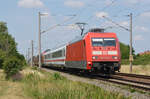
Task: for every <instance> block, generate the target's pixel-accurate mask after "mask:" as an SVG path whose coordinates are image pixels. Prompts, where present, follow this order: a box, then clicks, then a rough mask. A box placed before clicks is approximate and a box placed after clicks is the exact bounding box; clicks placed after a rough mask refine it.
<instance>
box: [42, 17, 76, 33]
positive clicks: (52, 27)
mask: <svg viewBox="0 0 150 99" xmlns="http://www.w3.org/2000/svg"><path fill="white" fill-rule="evenodd" d="M75 16H76V15H72V17H71V18H69V19H66V20H64V21H63V22H62V23H60V24H56V25H54V26H51V27H50V28H48V29H46V30H44V31H42V32H41V34H43V33H45V32H47V31H50V30H52V29H54V28H56V27H58V26H61V24H64V23H66V22H68V21H70V20H72V19H73V18H74V17H75Z"/></svg>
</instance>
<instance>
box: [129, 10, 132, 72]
mask: <svg viewBox="0 0 150 99" xmlns="http://www.w3.org/2000/svg"><path fill="white" fill-rule="evenodd" d="M129 16H130V57H129V61H130V73H132V62H133V53H132V13H130V15H129Z"/></svg>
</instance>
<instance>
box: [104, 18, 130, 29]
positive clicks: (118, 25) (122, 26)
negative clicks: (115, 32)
mask: <svg viewBox="0 0 150 99" xmlns="http://www.w3.org/2000/svg"><path fill="white" fill-rule="evenodd" d="M103 18H105V19H106V20H108V21H110V22H112V23H113V24H115V25H117V26H119V27H120V28H123V29H125V30H127V31H129V29H128V28H126V27H124V26H121V25H120V24H118V23H116V22H114V21H113V20H111V19H109V18H107V17H105V16H103Z"/></svg>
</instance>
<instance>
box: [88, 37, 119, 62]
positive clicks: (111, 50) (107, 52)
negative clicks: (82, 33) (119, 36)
mask: <svg viewBox="0 0 150 99" xmlns="http://www.w3.org/2000/svg"><path fill="white" fill-rule="evenodd" d="M91 42H92V60H93V61H118V60H119V57H118V54H119V53H118V50H117V47H116V39H115V38H95V37H94V38H91Z"/></svg>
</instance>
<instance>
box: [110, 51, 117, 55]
mask: <svg viewBox="0 0 150 99" xmlns="http://www.w3.org/2000/svg"><path fill="white" fill-rule="evenodd" d="M108 55H117V51H108Z"/></svg>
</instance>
